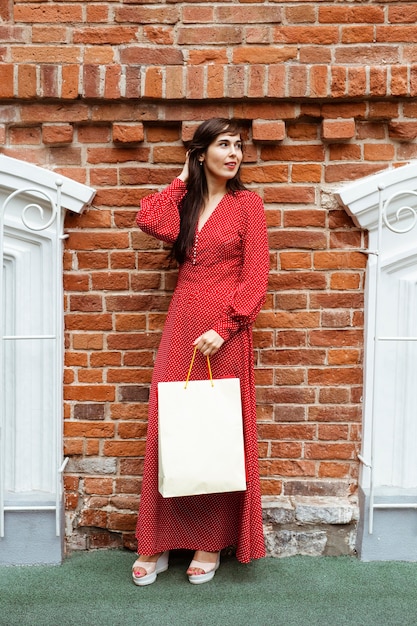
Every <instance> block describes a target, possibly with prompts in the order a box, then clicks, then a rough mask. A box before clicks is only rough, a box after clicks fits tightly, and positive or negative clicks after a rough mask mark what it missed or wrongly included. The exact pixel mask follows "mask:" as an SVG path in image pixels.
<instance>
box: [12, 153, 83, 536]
mask: <svg viewBox="0 0 417 626" xmlns="http://www.w3.org/2000/svg"><path fill="white" fill-rule="evenodd" d="M94 193H95V190H94V189H91V188H90V187H87V186H85V185H81V184H80V183H78V182H76V181H73V180H71V179H69V178H67V177H63V176H59V175H57V174H55V173H53V172H51V171H48V170H45V169H43V168H39V167H37V166H35V165H32V164H30V163H26V162H23V161H19V160H17V159H12V158H10V157H6V156H4V155H0V197H1V198H4V201H3V202H0V261H1V264H0V398H1V397H2V396H3V400H2V401H0V454H1V459H0V538H2V537H4V529H5V515H6V514H7V512H8V511H13V512H24V511H30V512H34V511H45V510H48V511H50V510H52V511H55V519H56V524H55V526H56V536H59V535H60V533H61V522H62V520H61V509H62V497H63V489H62V475H63V471H64V468H65V465H66V462H67V459H65V460H64V459H63V428H62V426H63V280H62V252H63V250H62V241H63V239H65V237H66V235H64V232H63V224H64V219H65V212H66V209H70V210H71V211H73V212H75V213H81V212H82V211H83V210H84V208H85V207H86V206H87V205H88V204H89V203H90V202H91V200H92V198H93V196H94ZM6 236H8V241H9V243H8V244H7V245H8V246H9V250H8V251H7V249H5V239H6ZM19 238H20V239H21V241H22V242H23V241H24V240H26V241H28V242H31V243H32V244H34V245H37V244H39V245H46V246H50V249H49V250H48V255H47V260H48V262H49V261H50V260H52V265H53V267H52V268H48V274H47V275H48V276H49V278H50V280H51V282H52V285H51V286H52V297H51V299H50V301H49V303H47V302H46V301H43V302H38V303H37V308H38V316H37V318H38V320H39V319H40V318H41V317H42V315H44V317H45V319H47V322H46V323H45V325H43V324H41V326H45V328H41V332H39V331H38V332H33V329H32V328H30V324H28V325H27V326H28V330H25V328H23V329H18V331H17V332H14V331H12V332H11V333H10V334H7V333H6V332H5V331H6V328H5V324H6V320H5V319H4V317H5V310H6V309H5V306H4V303H3V302H2V299H3V294H4V293H5V285H4V275H5V272H4V266H5V264H7V263H13V257H14V253H13V252H11V250H10V241H13V240H14V241H18V240H19ZM22 245H23V244H22ZM18 247H19V244H18V243H17V244H16V248H17V249H18ZM6 248H7V246H6ZM24 254H26V255H27V252H25V251H24V252H23V256H24ZM18 256H19V254H18V252H17V253H16V258H17V257H18ZM15 260H16V259H15ZM26 262H27V261H26ZM39 265H40V267H42V258H40V262H39ZM41 271H42V270H41ZM49 306H50V307H51V308H52V311H50V310H48V311H47V310H46V309H45V307H49ZM39 308H40V310H39ZM9 322H10V320H9ZM8 325H9V327H12V328H13V327H14V324H13V323H12V324H10V323H9V324H8ZM35 330H36V329H35ZM20 342H23V343H24V342H31V343H32V345H33V342H34V343H37V342H41V344H42V342H48V345H49V346H50V345H51V344H52V346H53V349H52V353H51V350H50V347H49V349H48V350H47V352H48V353H49V355H50V356H49V357H48V358H49V360H50V359H52V367H51V361H50V362H49V370H50V372H51V373H52V376H51V380H50V381H49V382H48V384H50V385H52V389H51V390H48V394H49V395H50V398H51V401H50V404H52V406H51V407H50V408H51V410H52V412H53V415H52V420H51V424H52V429H53V433H52V435H51V436H50V437H49V439H48V443H49V444H51V441H52V442H54V443H53V444H51V445H53V446H54V450H51V451H49V452H50V458H51V459H52V464H53V466H54V467H55V468H56V472H55V476H53V477H51V484H50V485H49V487H46V488H45V490H46V492H47V495H48V498H47V499H48V500H50V499H51V497H50V496H51V495H52V496H53V498H52V502H48V504H44V503H41V500H42V498H43V500H45V494H43V495H42V496H39V494H36V493H35V491H36V490H35V491H34V492H33V494H30V493H26V494H25V497H24V498H23V500H22V501H21V502H19V499H18V498H17V499H16V501H14V502H13V503H12V504H8V505H6V504H5V483H6V468H5V458H6V448H5V446H6V434H5V424H6V415H5V410H6V401H5V399H4V398H5V396H6V393H9V395H12V394H13V393H14V389H13V390H11V391H10V389H9V390H7V389H6V376H5V374H6V373H5V372H4V371H3V368H4V362H5V361H4V356H5V350H6V349H8V348H7V346H10V345H11V346H13V345H17V344H18V343H20ZM27 345H29V344H27ZM12 353H13V348H12ZM16 353H18V349H16ZM45 354H46V352H45ZM9 355H10V351H9ZM51 355H52V356H51ZM24 365H25V367H27V364H24ZM22 369H23V368H22ZM17 376H19V372H17V373H16V377H17ZM10 381H12V378H11V377H10V380H9V379H8V382H9V383H10ZM12 382H13V381H12ZM12 386H13V385H12ZM3 394H4V395H3ZM8 402H9V404H8V406H9V408H10V407H12V410H14V409H13V405H14V404H15V402H14V400H8ZM7 437H8V441H9V444H10V442H11V441H12V440H13V434H12V433H10V432H8V433H7ZM31 496H32V497H31ZM53 500H55V502H53Z"/></svg>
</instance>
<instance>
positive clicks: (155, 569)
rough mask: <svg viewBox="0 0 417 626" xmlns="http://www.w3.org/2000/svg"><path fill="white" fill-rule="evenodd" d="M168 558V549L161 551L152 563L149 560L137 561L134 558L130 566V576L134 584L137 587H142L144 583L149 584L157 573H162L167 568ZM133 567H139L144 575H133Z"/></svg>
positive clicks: (153, 580)
mask: <svg viewBox="0 0 417 626" xmlns="http://www.w3.org/2000/svg"><path fill="white" fill-rule="evenodd" d="M168 558H169V551H166V552H163V553H162V554H161V556H160V557H159V558H158V560H157V561H154V562H153V563H152V562H150V561H138V560H136V561H135V562H134V563H133V567H132V578H133V582H134V583H135V585H138V586H139V587H144V586H145V585H151V584H152V583H154V582H155V580H156V577H157V576H158V574H162V572H166V570H167V569H168ZM135 567H140V568H142V569H144V570H145V572H146V574H145V576H135V571H134V569H135Z"/></svg>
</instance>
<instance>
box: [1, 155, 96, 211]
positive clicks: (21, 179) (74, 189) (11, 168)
mask: <svg viewBox="0 0 417 626" xmlns="http://www.w3.org/2000/svg"><path fill="white" fill-rule="evenodd" d="M57 180H61V181H62V186H61V206H62V208H64V209H68V210H70V211H73V212H74V213H82V211H83V210H84V209H85V207H86V206H87V205H88V204H89V203H90V202H91V201H92V199H93V197H94V194H95V189H92V188H91V187H87V186H86V185H82V184H81V183H78V182H77V181H75V180H72V179H71V178H67V177H66V176H61V175H60V174H56V173H55V172H52V171H50V170H46V169H44V168H42V167H38V166H37V165H33V164H32V163H27V162H26V161H20V160H18V159H13V158H11V157H8V156H5V155H4V154H0V189H1V188H3V189H5V190H9V191H14V190H18V189H19V190H21V191H24V190H25V189H27V188H28V187H35V188H38V189H40V190H43V191H44V192H45V193H47V194H48V195H51V196H53V197H54V196H56V182H57Z"/></svg>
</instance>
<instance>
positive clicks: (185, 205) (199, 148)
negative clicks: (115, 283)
mask: <svg viewBox="0 0 417 626" xmlns="http://www.w3.org/2000/svg"><path fill="white" fill-rule="evenodd" d="M222 133H227V134H230V135H239V134H241V129H240V126H239V124H238V123H237V122H236V121H235V120H229V119H227V118H222V117H213V118H212V119H209V120H207V121H205V122H203V123H202V124H200V126H199V127H198V128H197V130H196V131H195V133H194V137H193V139H192V140H191V143H190V144H189V146H188V169H189V177H188V182H187V193H186V194H185V196H184V198H183V199H182V202H181V204H180V232H179V235H178V237H177V239H176V241H175V243H174V245H173V248H172V256H173V257H174V258H175V259H176V260H177V261H178V263H183V262H184V260H185V258H186V256H187V253H188V252H189V251H190V250H191V248H192V246H193V243H194V237H195V231H196V228H197V223H198V218H199V215H200V211H201V209H202V208H203V206H204V202H205V200H206V199H207V194H208V188H207V180H206V175H205V173H204V167H202V166H201V164H200V160H199V159H200V157H201V155H202V154H205V152H206V151H207V148H208V147H209V146H210V145H211V144H212V143H213V141H215V139H216V137H218V136H219V135H221V134H222ZM226 189H227V191H228V192H230V193H234V192H236V191H239V190H242V189H245V186H244V185H243V183H242V181H241V180H240V168H239V170H238V171H237V173H236V176H234V177H233V178H232V179H230V180H228V181H227V183H226Z"/></svg>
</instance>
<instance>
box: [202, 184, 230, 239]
mask: <svg viewBox="0 0 417 626" xmlns="http://www.w3.org/2000/svg"><path fill="white" fill-rule="evenodd" d="M228 193H229V192H228V191H226V193H225V194H224V195H223V196H222V197H221V198H220V200H219V201H218V203H217V204H216V206H215V207H214V209H213V210H212V212H211V213H210V215H209V216H208V218H207V219H206V221H205V222H204V224H203V225H202V226H201V228H200V227H199V224H198V222H197V230H196V233H197V235H199V234H200V233H201V231H202V230H203V228H204V226H205V225H206V224H207V222H209V221H210V219H211V217H212V215H213V213H215V212H216V211H217V209H218V208H219V206H220V205H221V204H222V202H223V200H224V199H225V197H226V196H227V195H228Z"/></svg>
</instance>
